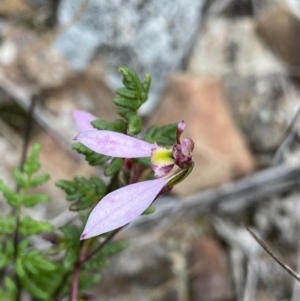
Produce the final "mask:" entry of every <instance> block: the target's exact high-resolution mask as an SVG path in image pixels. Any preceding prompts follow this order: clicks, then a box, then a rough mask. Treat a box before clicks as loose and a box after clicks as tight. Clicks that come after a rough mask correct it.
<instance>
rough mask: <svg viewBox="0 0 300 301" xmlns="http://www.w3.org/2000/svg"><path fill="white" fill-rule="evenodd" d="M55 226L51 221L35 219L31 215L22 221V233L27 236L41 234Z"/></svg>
mask: <svg viewBox="0 0 300 301" xmlns="http://www.w3.org/2000/svg"><path fill="white" fill-rule="evenodd" d="M53 229H54V227H53V225H52V224H51V223H48V222H44V221H37V220H34V219H33V218H32V217H30V216H25V217H24V218H22V219H21V221H20V229H19V231H20V233H21V234H23V235H26V236H29V235H35V234H40V233H42V232H47V231H51V230H53Z"/></svg>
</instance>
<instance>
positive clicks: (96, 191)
mask: <svg viewBox="0 0 300 301" xmlns="http://www.w3.org/2000/svg"><path fill="white" fill-rule="evenodd" d="M55 184H56V186H58V187H60V188H61V189H63V190H64V191H65V193H66V195H67V196H66V199H67V201H72V202H73V203H72V205H71V206H70V207H69V209H70V210H72V211H79V210H84V209H87V208H90V207H92V206H93V205H95V204H96V203H97V202H98V201H99V200H100V199H102V198H103V197H104V196H105V195H106V191H107V188H106V185H105V183H104V182H103V180H101V179H100V178H99V177H98V176H91V177H90V179H87V178H85V177H79V176H76V177H75V178H74V179H73V181H68V180H59V181H57V182H56V183H55Z"/></svg>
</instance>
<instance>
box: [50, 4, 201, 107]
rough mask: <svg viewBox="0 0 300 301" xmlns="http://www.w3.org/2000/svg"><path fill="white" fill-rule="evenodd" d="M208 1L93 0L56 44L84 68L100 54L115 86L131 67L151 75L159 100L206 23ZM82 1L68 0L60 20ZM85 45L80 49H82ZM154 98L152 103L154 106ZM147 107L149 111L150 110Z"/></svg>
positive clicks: (60, 10) (153, 92)
mask: <svg viewBox="0 0 300 301" xmlns="http://www.w3.org/2000/svg"><path fill="white" fill-rule="evenodd" d="M204 2H205V1H204V0H197V1H192V2H190V3H189V5H187V4H186V1H184V0H176V1H172V2H170V1H167V0H163V1H161V0H156V1H145V0H137V1H136V0H131V1H127V2H126V5H121V3H122V2H121V1H119V0H118V1H106V0H91V1H89V4H88V6H87V8H86V10H84V12H83V13H82V16H81V18H80V19H79V20H77V21H76V22H74V24H72V26H71V27H70V29H69V30H68V31H67V32H65V33H63V34H62V35H60V36H59V37H58V39H57V41H56V43H55V47H56V48H57V49H59V50H60V51H61V53H63V54H64V55H65V56H66V58H68V59H69V61H70V62H71V64H72V65H73V66H74V67H75V68H76V69H79V70H82V69H85V68H86V67H87V66H88V64H89V63H90V61H91V60H92V59H95V58H97V57H98V58H99V59H100V60H101V61H102V62H104V63H105V64H106V70H107V72H106V75H107V80H108V83H109V84H110V86H111V87H112V88H113V89H116V88H118V87H120V84H121V81H120V76H119V74H118V73H117V69H118V68H119V67H120V66H127V67H129V68H131V69H133V70H134V71H136V72H137V73H138V74H139V76H141V77H143V76H144V75H145V73H146V72H148V73H150V74H151V76H152V78H153V81H152V89H151V95H150V99H151V100H152V101H154V102H155V101H157V97H158V96H159V94H160V92H161V90H162V88H163V87H164V85H165V82H166V77H167V75H168V74H169V72H170V71H171V70H173V69H174V68H176V67H178V66H179V65H180V63H181V61H182V59H183V57H184V55H185V54H187V52H188V51H189V48H190V47H191V43H192V41H193V38H194V35H195V33H196V31H197V28H198V24H199V22H200V14H201V7H202V5H203V4H204ZM81 4H82V1H81V0H62V1H60V5H59V7H58V24H59V25H64V24H66V23H67V22H68V21H70V20H71V19H72V17H73V16H74V14H75V13H76V11H77V10H78V9H79V7H80V5H81ZM78 45H80V47H78ZM154 102H153V103H151V101H150V102H148V103H147V106H148V108H150V107H153V105H154ZM146 111H147V109H146Z"/></svg>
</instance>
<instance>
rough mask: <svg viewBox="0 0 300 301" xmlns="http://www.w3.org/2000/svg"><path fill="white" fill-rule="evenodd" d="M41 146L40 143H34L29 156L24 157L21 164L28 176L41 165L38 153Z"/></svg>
mask: <svg viewBox="0 0 300 301" xmlns="http://www.w3.org/2000/svg"><path fill="white" fill-rule="evenodd" d="M41 148H42V146H41V144H40V143H35V144H34V145H33V147H32V150H31V153H30V155H29V157H28V158H27V159H26V161H25V163H24V165H23V170H24V172H25V173H26V174H27V175H28V176H31V175H33V174H34V173H35V172H37V171H38V170H39V169H40V167H41V165H40V163H39V155H40V151H41Z"/></svg>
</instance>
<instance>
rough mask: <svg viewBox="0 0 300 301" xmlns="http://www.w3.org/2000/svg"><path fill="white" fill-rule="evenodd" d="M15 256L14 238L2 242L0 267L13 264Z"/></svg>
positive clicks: (0, 246)
mask: <svg viewBox="0 0 300 301" xmlns="http://www.w3.org/2000/svg"><path fill="white" fill-rule="evenodd" d="M13 256H14V245H13V240H12V239H7V240H6V242H3V243H2V244H0V269H2V268H4V267H6V266H8V265H9V264H11V262H12V260H13Z"/></svg>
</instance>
